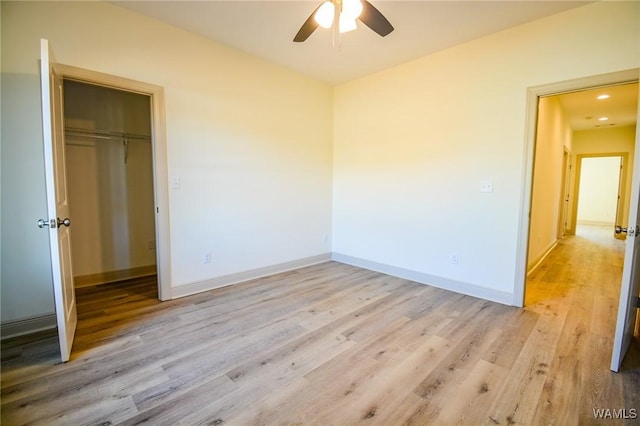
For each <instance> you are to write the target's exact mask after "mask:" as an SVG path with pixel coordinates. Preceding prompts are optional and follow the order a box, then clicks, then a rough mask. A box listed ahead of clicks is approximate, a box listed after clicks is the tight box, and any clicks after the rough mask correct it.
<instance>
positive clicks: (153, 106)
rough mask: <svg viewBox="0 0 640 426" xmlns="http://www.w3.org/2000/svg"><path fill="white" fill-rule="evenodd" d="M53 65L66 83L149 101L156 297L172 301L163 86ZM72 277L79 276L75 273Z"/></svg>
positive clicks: (147, 241)
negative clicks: (127, 94) (135, 96)
mask: <svg viewBox="0 0 640 426" xmlns="http://www.w3.org/2000/svg"><path fill="white" fill-rule="evenodd" d="M55 66H56V69H57V71H58V74H59V75H60V76H61V77H62V78H63V79H64V80H65V81H74V82H78V83H82V84H85V85H89V86H94V87H102V88H107V89H113V90H116V91H119V92H125V93H130V94H135V95H141V96H144V97H145V98H146V99H147V100H148V107H149V120H150V132H149V134H150V141H148V142H146V143H148V144H149V145H147V148H150V150H151V156H152V159H151V167H152V185H153V187H152V188H151V189H150V193H149V194H147V195H150V196H152V197H153V200H154V205H153V210H152V213H153V218H152V220H151V225H152V226H153V227H154V231H155V232H154V234H155V263H156V268H157V297H158V299H159V300H169V299H171V298H172V294H171V283H170V277H171V256H170V250H169V249H170V243H169V241H170V240H169V189H168V182H169V178H168V171H167V146H166V136H165V124H164V120H165V118H164V117H165V114H164V90H163V89H162V87H160V86H156V85H153V84H149V83H144V82H140V81H136V80H130V79H127V78H123V77H118V76H113V75H110V74H104V73H100V72H97V71H90V70H86V69H83V68H77V67H73V66H69V65H64V64H56V65H55ZM129 136H133V135H129ZM119 143H122V142H119ZM131 146H132V145H131V144H130V145H129V148H131ZM139 146H140V145H139ZM121 155H122V157H123V156H124V155H123V154H122V153H121ZM122 157H121V158H122ZM122 161H124V159H122ZM113 226H117V224H115V223H114V225H113ZM146 244H147V245H146V247H145V248H146V250H147V251H150V252H153V249H151V248H150V247H151V244H152V240H151V239H147V240H146ZM125 269H126V268H125ZM116 270H117V269H116ZM143 273H144V271H143ZM74 275H79V274H76V273H74Z"/></svg>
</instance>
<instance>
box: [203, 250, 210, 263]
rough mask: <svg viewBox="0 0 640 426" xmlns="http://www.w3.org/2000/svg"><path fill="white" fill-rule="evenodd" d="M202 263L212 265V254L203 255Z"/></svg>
mask: <svg viewBox="0 0 640 426" xmlns="http://www.w3.org/2000/svg"><path fill="white" fill-rule="evenodd" d="M202 263H211V252H210V251H208V252H205V254H204V255H202Z"/></svg>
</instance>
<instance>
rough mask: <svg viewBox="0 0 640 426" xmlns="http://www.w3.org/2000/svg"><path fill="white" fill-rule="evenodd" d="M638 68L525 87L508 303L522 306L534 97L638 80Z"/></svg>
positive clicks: (535, 115)
mask: <svg viewBox="0 0 640 426" xmlns="http://www.w3.org/2000/svg"><path fill="white" fill-rule="evenodd" d="M639 71H640V70H639V69H638V68H634V69H630V70H626V71H619V72H614V73H609V74H601V75H596V76H591V77H585V78H579V79H575V80H567V81H561V82H558V83H551V84H545V85H542V86H535V87H531V88H529V89H528V90H527V107H526V116H525V130H526V134H525V144H524V169H523V170H524V174H523V182H522V191H521V194H522V197H521V199H520V225H519V228H518V246H517V249H516V250H517V252H516V271H515V286H514V292H513V302H512V305H514V306H519V307H523V306H524V296H525V284H526V279H527V250H528V246H529V226H530V214H531V195H532V187H533V162H534V155H535V142H536V136H537V134H536V129H537V124H538V99H539V98H540V97H542V96H551V95H559V94H563V93H569V92H576V91H580V90H585V89H594V88H597V87H602V86H613V85H617V84H628V83H636V82H638V73H639Z"/></svg>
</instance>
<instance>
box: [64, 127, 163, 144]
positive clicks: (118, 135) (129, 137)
mask: <svg viewBox="0 0 640 426" xmlns="http://www.w3.org/2000/svg"><path fill="white" fill-rule="evenodd" d="M64 131H65V136H74V137H83V138H94V139H109V140H118V141H133V140H137V141H146V142H151V136H147V135H141V134H137V133H122V132H111V131H108V130H90V129H83V128H80V127H65V128H64Z"/></svg>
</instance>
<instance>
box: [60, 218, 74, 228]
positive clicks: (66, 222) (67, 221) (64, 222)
mask: <svg viewBox="0 0 640 426" xmlns="http://www.w3.org/2000/svg"><path fill="white" fill-rule="evenodd" d="M62 225H64V226H70V225H71V220H69V218H68V217H65V218H64V219H60V218H58V228H60V227H61V226H62Z"/></svg>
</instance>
